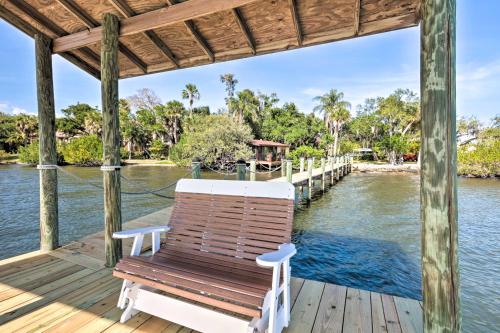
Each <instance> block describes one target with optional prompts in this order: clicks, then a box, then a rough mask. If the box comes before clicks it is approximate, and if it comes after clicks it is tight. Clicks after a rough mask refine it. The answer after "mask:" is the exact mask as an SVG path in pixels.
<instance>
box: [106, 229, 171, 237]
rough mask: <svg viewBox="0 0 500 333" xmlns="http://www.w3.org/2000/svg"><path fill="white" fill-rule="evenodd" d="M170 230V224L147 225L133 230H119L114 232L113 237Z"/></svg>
mask: <svg viewBox="0 0 500 333" xmlns="http://www.w3.org/2000/svg"><path fill="white" fill-rule="evenodd" d="M169 230H170V227H168V226H155V227H145V228H137V229H132V230H123V231H117V232H114V233H113V238H119V239H123V238H131V237H135V236H140V235H146V234H150V233H154V232H167V231H169Z"/></svg>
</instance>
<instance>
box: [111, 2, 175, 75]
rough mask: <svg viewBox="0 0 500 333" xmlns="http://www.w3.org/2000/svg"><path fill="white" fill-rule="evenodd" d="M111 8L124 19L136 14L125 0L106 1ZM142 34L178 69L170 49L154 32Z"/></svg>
mask: <svg viewBox="0 0 500 333" xmlns="http://www.w3.org/2000/svg"><path fill="white" fill-rule="evenodd" d="M108 1H109V2H110V3H111V4H112V5H113V7H115V8H116V10H118V11H119V12H120V14H122V15H123V16H124V17H125V18H129V17H132V16H135V15H136V14H137V13H135V12H134V10H133V9H132V8H131V7H130V6H129V5H128V4H127V3H126V2H125V0H108ZM143 34H144V35H145V36H146V37H147V38H148V39H149V40H150V41H151V42H152V43H153V44H154V45H155V46H156V47H157V48H158V50H160V51H161V52H162V53H163V55H164V56H165V57H167V59H168V60H170V61H171V62H172V63H173V64H174V65H175V68H179V62H178V61H177V59H176V58H175V55H174V54H173V53H172V51H171V50H170V48H169V47H168V46H167V44H165V42H164V41H163V40H162V39H161V38H160V36H158V35H157V34H156V32H154V31H152V30H149V31H145V32H143Z"/></svg>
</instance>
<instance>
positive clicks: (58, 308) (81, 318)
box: [0, 208, 423, 333]
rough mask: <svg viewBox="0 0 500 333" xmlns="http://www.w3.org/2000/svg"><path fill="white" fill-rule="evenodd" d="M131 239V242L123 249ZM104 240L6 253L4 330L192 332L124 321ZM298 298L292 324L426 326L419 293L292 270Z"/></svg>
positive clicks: (0, 311)
mask: <svg viewBox="0 0 500 333" xmlns="http://www.w3.org/2000/svg"><path fill="white" fill-rule="evenodd" d="M169 214H170V209H169V208H167V209H164V210H161V211H159V212H156V213H154V214H151V215H148V216H146V217H144V218H141V219H138V220H135V221H132V222H129V223H127V224H125V228H128V229H130V228H135V227H141V226H145V225H153V224H156V225H159V224H162V223H166V221H168V218H169ZM148 245H149V244H146V247H147V246H148ZM130 246H131V244H130V243H129V242H125V244H124V251H129V249H130ZM103 248H104V241H103V235H102V233H97V234H94V235H91V236H88V237H86V238H84V239H82V240H80V241H78V242H73V243H70V244H68V245H66V246H64V247H62V248H60V249H58V250H56V251H52V252H50V253H47V254H41V253H39V252H31V253H28V254H25V255H21V256H17V257H13V258H9V259H6V260H3V261H0V332H2V333H4V332H193V331H192V330H190V329H187V328H184V327H181V326H179V325H176V324H174V323H170V322H167V321H165V320H162V319H159V318H156V317H152V316H150V315H147V314H144V313H139V314H137V315H136V316H135V317H134V318H132V319H131V320H129V321H128V322H127V323H126V324H120V323H119V322H118V321H119V318H120V315H121V312H122V311H121V310H120V309H118V308H117V307H116V302H117V299H118V294H119V292H120V286H121V280H119V279H117V278H114V277H113V276H112V274H111V270H110V269H108V268H105V267H104V253H103ZM292 304H293V307H292V320H291V324H290V327H289V328H288V329H287V330H286V332H297V333H305V332H325V333H326V332H328V333H330V332H332V333H334V332H346V333H347V332H374V333H375V332H388V333H390V332H401V333H410V332H412V333H413V332H415V333H417V332H422V331H423V329H422V309H421V304H420V302H418V301H416V300H411V299H404V298H400V297H393V296H389V295H383V294H379V293H375V292H369V291H365V290H359V289H354V288H347V287H344V286H337V285H333V284H327V283H323V282H317V281H312V280H304V279H300V278H292ZM227 333H229V332H227Z"/></svg>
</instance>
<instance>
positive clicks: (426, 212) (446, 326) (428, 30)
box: [420, 0, 461, 333]
mask: <svg viewBox="0 0 500 333" xmlns="http://www.w3.org/2000/svg"><path fill="white" fill-rule="evenodd" d="M421 15H422V24H421V30H420V45H421V54H420V61H421V63H420V70H421V74H420V79H421V83H420V88H421V98H422V99H421V110H422V123H421V128H422V130H421V143H422V146H421V149H422V150H421V151H422V168H421V171H420V202H421V203H420V204H421V218H422V286H423V288H422V291H423V312H424V332H438V333H439V332H460V329H461V319H460V290H459V269H458V240H457V237H458V230H457V228H458V225H457V184H456V177H457V166H456V153H457V152H456V149H457V148H456V90H455V89H456V70H455V62H456V48H455V47H456V46H455V42H456V30H455V29H456V0H434V1H423V2H422V8H421Z"/></svg>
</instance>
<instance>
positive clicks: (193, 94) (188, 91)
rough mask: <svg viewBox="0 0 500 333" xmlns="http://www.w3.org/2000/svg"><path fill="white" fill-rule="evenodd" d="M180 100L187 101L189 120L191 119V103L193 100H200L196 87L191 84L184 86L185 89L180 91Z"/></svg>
mask: <svg viewBox="0 0 500 333" xmlns="http://www.w3.org/2000/svg"><path fill="white" fill-rule="evenodd" d="M182 99H187V100H188V102H189V118H192V117H193V103H194V100H199V99H200V92H199V91H198V88H197V87H196V85H194V84H192V83H188V84H186V87H185V88H184V89H183V90H182Z"/></svg>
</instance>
